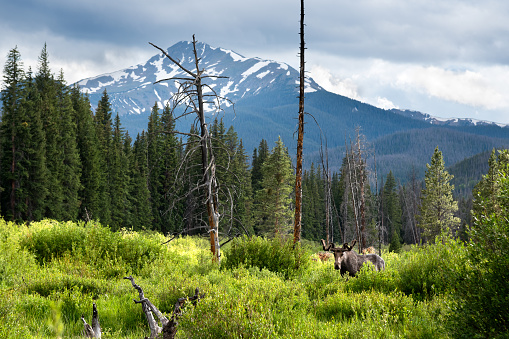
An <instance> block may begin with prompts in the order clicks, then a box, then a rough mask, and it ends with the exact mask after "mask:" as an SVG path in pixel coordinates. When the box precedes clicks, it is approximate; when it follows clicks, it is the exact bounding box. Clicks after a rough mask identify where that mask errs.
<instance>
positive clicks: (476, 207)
mask: <svg viewBox="0 0 509 339" xmlns="http://www.w3.org/2000/svg"><path fill="white" fill-rule="evenodd" d="M488 165H489V169H488V173H487V174H486V175H484V176H483V177H482V179H481V180H480V181H479V182H478V183H477V185H476V186H475V187H474V190H473V192H472V193H473V197H474V204H473V211H474V214H475V215H476V216H479V215H482V214H485V215H489V214H491V213H492V212H497V210H498V206H497V201H498V200H497V196H498V194H499V190H500V187H499V186H498V180H497V179H498V172H499V167H500V166H499V161H498V159H497V154H496V151H495V150H494V149H493V151H492V152H491V155H490V158H489V160H488ZM481 197H483V198H484V202H483V204H482V205H480V204H478V203H477V202H476V201H478V200H481V199H480V198H481ZM481 208H482V209H484V210H481Z"/></svg>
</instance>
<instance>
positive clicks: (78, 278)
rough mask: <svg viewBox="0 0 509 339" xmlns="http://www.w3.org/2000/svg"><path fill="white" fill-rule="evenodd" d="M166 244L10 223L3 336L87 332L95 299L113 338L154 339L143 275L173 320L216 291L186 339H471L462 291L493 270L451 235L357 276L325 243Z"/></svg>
mask: <svg viewBox="0 0 509 339" xmlns="http://www.w3.org/2000/svg"><path fill="white" fill-rule="evenodd" d="M166 240H167V239H166V238H165V237H164V236H162V235H160V234H158V233H149V232H132V231H128V230H121V231H117V232H112V231H110V229H109V228H107V227H104V226H102V225H100V224H98V223H94V222H90V223H71V222H67V223H62V222H56V221H52V220H44V221H41V222H34V223H31V224H30V225H26V224H15V223H12V222H6V221H4V220H3V219H0V298H1V299H0V300H1V301H2V307H0V337H2V338H16V337H17V338H54V337H55V336H62V337H65V338H73V337H79V336H80V333H81V329H82V323H81V320H80V317H81V315H82V314H83V315H85V318H87V319H90V318H91V312H92V303H93V302H95V303H96V304H97V308H98V311H99V318H100V322H101V326H102V328H103V338H143V337H144V336H145V335H148V334H149V329H148V326H147V323H146V319H145V316H144V314H143V312H142V310H141V306H140V305H138V304H135V303H134V302H133V299H136V298H137V293H136V291H135V290H134V289H133V288H132V286H131V284H130V282H129V281H127V280H124V279H123V277H124V276H128V275H132V276H133V277H134V278H135V279H136V282H137V283H138V284H139V285H140V286H142V287H143V289H144V292H145V296H146V297H148V298H150V300H151V301H152V302H153V303H154V304H155V305H156V306H157V307H158V308H159V309H160V310H161V311H162V312H164V313H166V314H168V315H170V314H171V312H172V310H173V306H174V304H175V302H176V300H177V299H178V298H180V297H185V296H191V295H193V294H194V290H195V288H196V287H199V288H200V291H201V292H204V293H205V294H206V295H205V297H204V298H203V299H201V300H200V301H199V303H198V304H197V305H196V306H191V305H190V306H187V307H186V308H185V311H184V314H183V316H182V318H181V319H180V322H179V330H178V333H177V336H178V337H179V338H260V337H267V338H326V337H329V338H448V337H455V336H461V333H460V334H458V333H457V331H456V330H455V327H456V326H455V324H457V323H458V319H457V317H454V316H453V314H452V313H454V312H458V311H461V305H462V304H461V298H458V290H459V287H458V286H459V285H460V284H464V283H465V281H466V279H465V277H466V276H468V273H469V272H470V273H475V274H476V281H475V282H476V283H477V278H478V277H479V274H482V272H481V273H480V272H478V271H474V270H473V268H472V266H471V265H469V264H468V263H469V261H468V256H469V247H468V246H465V245H464V244H462V243H461V242H459V241H457V240H453V239H451V238H448V237H443V238H441V239H439V241H437V242H436V244H433V245H428V246H412V247H409V248H407V250H406V251H401V253H392V252H384V253H382V256H383V258H384V260H385V262H386V269H385V271H383V272H376V271H374V269H373V267H372V266H365V267H363V269H362V270H361V271H360V273H359V274H358V276H357V277H355V278H349V279H348V278H347V277H342V276H341V275H340V274H339V273H338V272H337V271H335V270H334V268H333V262H332V260H330V261H325V262H322V261H321V260H320V259H319V257H318V255H317V253H318V252H319V250H320V247H319V244H318V243H316V244H315V243H314V242H306V241H304V242H303V244H302V245H300V246H296V247H295V248H294V247H293V246H292V243H291V242H289V241H285V240H282V239H277V238H276V239H265V238H260V237H253V238H239V239H237V240H234V241H233V242H231V243H229V244H228V245H226V246H225V247H224V249H223V250H224V255H223V261H222V264H221V267H219V266H218V265H217V264H215V263H213V262H212V260H211V254H210V250H209V247H208V240H207V239H205V238H199V237H181V238H177V239H175V240H173V241H171V242H169V243H168V244H164V245H163V244H162V243H163V242H165V241H166ZM462 290H464V288H463V289H462ZM462 293H464V291H463V292H462ZM501 297H502V296H501ZM463 311H464V312H466V311H465V310H463ZM467 311H468V310H467ZM494 334H495V336H496V335H497V333H496V332H494ZM498 335H500V333H498ZM500 336H502V335H500ZM472 337H475V336H472Z"/></svg>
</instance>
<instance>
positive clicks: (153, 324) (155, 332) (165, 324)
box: [124, 276, 205, 339]
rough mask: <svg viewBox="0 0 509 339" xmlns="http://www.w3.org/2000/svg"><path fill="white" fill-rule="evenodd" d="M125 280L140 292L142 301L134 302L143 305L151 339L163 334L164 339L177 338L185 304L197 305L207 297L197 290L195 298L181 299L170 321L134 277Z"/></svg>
mask: <svg viewBox="0 0 509 339" xmlns="http://www.w3.org/2000/svg"><path fill="white" fill-rule="evenodd" d="M124 279H127V280H130V281H131V284H132V285H133V287H134V288H135V289H136V290H137V291H138V294H139V297H140V300H134V302H135V303H136V304H141V306H142V309H143V312H144V313H145V315H146V317H147V322H148V325H149V327H150V337H149V338H150V339H155V338H160V336H159V334H160V333H161V332H162V334H163V336H162V338H163V339H173V338H175V334H176V333H177V325H178V318H180V316H182V306H183V305H184V303H185V302H186V301H187V300H189V301H191V302H192V304H193V305H196V302H197V301H198V300H200V299H201V298H203V297H204V296H205V294H200V290H199V289H198V288H196V290H195V292H194V296H192V297H190V298H179V299H178V300H177V303H176V304H175V307H174V309H173V314H172V316H171V318H170V319H169V320H168V318H167V317H166V316H165V315H164V314H162V313H161V311H159V310H158V309H157V307H155V306H154V304H152V302H151V301H150V300H149V299H148V298H145V295H144V293H143V289H142V288H141V287H140V286H139V285H137V284H136V283H135V282H134V278H133V277H132V276H129V277H124ZM154 314H155V315H156V316H157V318H158V319H159V321H160V323H161V326H159V324H158V323H157V321H156V320H155V318H154Z"/></svg>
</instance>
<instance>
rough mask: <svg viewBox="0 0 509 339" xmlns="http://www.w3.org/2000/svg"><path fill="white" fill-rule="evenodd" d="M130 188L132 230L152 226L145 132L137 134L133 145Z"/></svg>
mask: <svg viewBox="0 0 509 339" xmlns="http://www.w3.org/2000/svg"><path fill="white" fill-rule="evenodd" d="M130 183H131V185H130V186H131V189H130V199H131V201H130V207H131V210H130V212H129V215H130V218H131V225H132V227H133V229H134V230H141V229H150V228H151V226H152V207H151V205H150V191H149V189H148V163H147V141H146V137H145V132H143V133H142V134H141V136H140V135H139V134H138V136H137V137H136V140H135V141H134V146H133V161H132V165H131V180H130Z"/></svg>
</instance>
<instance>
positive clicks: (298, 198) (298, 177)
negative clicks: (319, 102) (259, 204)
mask: <svg viewBox="0 0 509 339" xmlns="http://www.w3.org/2000/svg"><path fill="white" fill-rule="evenodd" d="M304 50H305V47H304V0H301V2H300V85H299V135H298V138H297V166H296V168H295V222H294V227H293V243H294V244H295V243H297V242H298V241H300V234H301V226H302V148H303V143H304V79H305V74H304Z"/></svg>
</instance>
